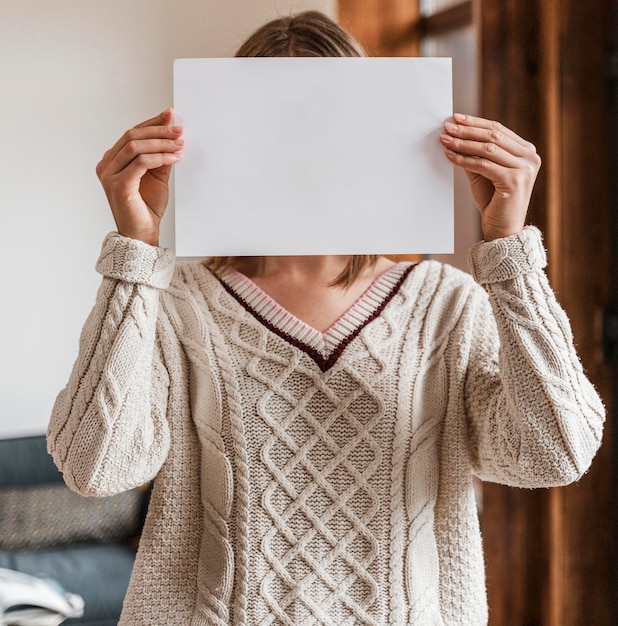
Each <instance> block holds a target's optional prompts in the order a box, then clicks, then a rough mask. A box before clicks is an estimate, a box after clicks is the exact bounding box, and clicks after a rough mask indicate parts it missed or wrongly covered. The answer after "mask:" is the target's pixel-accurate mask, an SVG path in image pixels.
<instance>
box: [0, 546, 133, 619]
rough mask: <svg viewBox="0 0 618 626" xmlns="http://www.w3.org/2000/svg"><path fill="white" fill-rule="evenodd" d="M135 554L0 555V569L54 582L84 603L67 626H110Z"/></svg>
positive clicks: (75, 549) (80, 549) (90, 550)
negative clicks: (77, 616) (77, 625)
mask: <svg viewBox="0 0 618 626" xmlns="http://www.w3.org/2000/svg"><path fill="white" fill-rule="evenodd" d="M134 560H135V551H134V550H132V549H131V548H129V547H127V546H126V545H120V544H106V545H90V546H71V547H67V548H63V549H50V550H42V551H39V552H0V567H6V568H8V569H13V570H17V571H20V572H24V573H26V574H32V575H33V576H43V577H48V578H52V579H54V580H57V581H58V582H59V583H60V584H61V585H62V586H63V587H64V588H65V589H66V590H67V591H70V592H71V593H77V594H79V595H80V596H82V598H83V599H84V602H85V610H84V616H83V617H82V618H80V619H79V620H77V619H76V620H67V621H66V622H63V624H66V625H67V626H69V625H70V624H72V623H76V624H77V623H79V624H80V625H81V626H111V625H112V624H113V625H115V624H117V623H118V618H119V616H120V609H121V607H122V602H123V600H124V596H125V593H126V591H127V587H128V584H129V578H130V576H131V571H132V569H133V563H134Z"/></svg>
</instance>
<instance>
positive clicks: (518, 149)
mask: <svg viewBox="0 0 618 626" xmlns="http://www.w3.org/2000/svg"><path fill="white" fill-rule="evenodd" d="M506 130H508V129H505V128H504V127H503V126H500V125H495V126H492V127H491V128H485V127H477V126H465V125H462V124H453V123H451V122H446V123H445V124H444V133H445V134H446V135H449V136H450V137H452V138H454V139H457V140H462V141H473V142H477V143H479V144H485V145H486V146H487V147H486V149H487V150H489V151H490V152H491V150H492V149H493V148H491V147H490V145H491V144H494V145H496V146H498V147H500V148H502V149H503V150H506V151H507V152H509V153H510V154H512V155H514V156H517V157H520V158H533V156H534V155H536V148H535V147H534V145H533V144H531V143H529V142H527V144H526V145H523V144H522V143H521V142H520V141H517V140H516V139H514V138H513V136H512V133H507V132H506ZM441 139H442V138H441ZM443 143H444V142H443ZM454 145H457V142H455V143H454ZM476 149H480V148H479V147H477V148H476Z"/></svg>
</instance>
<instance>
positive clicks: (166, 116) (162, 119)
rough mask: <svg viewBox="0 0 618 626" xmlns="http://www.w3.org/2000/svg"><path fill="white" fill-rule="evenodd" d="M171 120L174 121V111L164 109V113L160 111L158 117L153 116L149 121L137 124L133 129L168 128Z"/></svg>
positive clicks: (170, 108) (169, 108)
mask: <svg viewBox="0 0 618 626" xmlns="http://www.w3.org/2000/svg"><path fill="white" fill-rule="evenodd" d="M172 119H174V110H173V109H172V107H168V108H167V109H165V111H161V113H159V115H155V116H154V117H151V118H150V119H149V120H146V121H145V122H141V123H140V124H137V126H135V128H144V127H145V126H169V124H171V122H172Z"/></svg>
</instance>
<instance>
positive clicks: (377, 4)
mask: <svg viewBox="0 0 618 626" xmlns="http://www.w3.org/2000/svg"><path fill="white" fill-rule="evenodd" d="M418 17H419V11H418V2H415V1H414V0H339V22H340V24H341V25H342V26H343V27H344V28H346V29H347V30H349V31H350V32H351V33H352V34H353V35H354V36H355V37H356V38H357V39H358V41H359V42H360V43H361V44H362V45H363V46H364V48H365V50H367V52H368V53H369V54H370V55H371V56H418V54H419V49H420V46H419V39H418V36H414V35H413V34H414V33H415V32H416V25H417V23H418Z"/></svg>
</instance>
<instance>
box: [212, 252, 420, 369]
mask: <svg viewBox="0 0 618 626" xmlns="http://www.w3.org/2000/svg"><path fill="white" fill-rule="evenodd" d="M414 267H416V264H413V263H406V262H403V263H397V264H396V265H394V266H393V267H391V268H389V269H388V270H386V271H385V272H384V273H383V274H381V275H380V276H379V277H378V278H377V279H376V280H375V281H374V282H373V283H372V284H371V285H370V287H369V288H368V289H367V290H366V291H365V292H364V293H363V294H362V295H361V296H360V297H359V298H358V300H356V302H355V303H354V304H353V305H352V306H351V307H350V308H349V309H348V310H347V311H346V312H345V313H344V314H343V315H342V316H341V317H340V318H339V319H338V320H337V321H336V322H335V323H334V324H333V325H332V326H331V327H330V328H328V329H327V330H326V331H324V332H321V331H319V330H317V329H316V328H313V327H312V326H310V325H309V324H307V323H306V322H303V321H302V320H301V319H299V318H297V317H296V316H295V315H293V314H292V313H290V312H289V311H288V310H287V309H285V308H284V307H282V306H281V305H280V304H279V303H278V302H276V301H275V300H274V299H273V298H272V297H271V296H269V295H268V294H267V293H266V292H265V291H264V290H263V289H261V287H259V286H258V285H256V284H255V283H254V282H253V281H252V280H251V279H250V278H248V277H247V276H245V275H244V274H241V273H240V272H239V271H237V270H235V269H233V268H229V269H227V270H226V271H225V272H224V273H223V274H222V275H221V276H218V277H217V278H218V279H219V282H220V283H221V285H222V286H223V288H224V289H225V290H226V291H227V292H228V293H229V294H230V295H231V296H232V297H233V298H234V299H235V300H236V301H237V302H238V303H239V304H241V305H242V306H243V307H244V308H245V309H246V310H247V311H248V312H249V313H250V314H251V315H253V317H255V318H256V319H257V320H258V321H259V322H260V323H261V324H262V325H264V326H266V328H268V329H269V330H271V331H272V332H274V333H275V334H277V335H279V336H280V337H281V338H282V339H284V340H285V341H287V342H288V343H290V344H292V345H293V346H295V347H297V348H299V349H300V350H303V351H304V352H305V353H307V354H308V355H309V356H310V357H311V358H312V359H313V360H314V361H315V362H316V363H317V365H318V366H319V367H320V369H321V370H322V371H323V372H325V371H326V370H328V369H330V368H331V367H332V366H333V365H334V364H335V363H336V361H337V359H338V358H339V356H340V355H341V354H342V352H343V351H344V350H345V348H346V346H347V345H348V344H349V343H350V342H351V341H352V340H353V339H354V338H355V337H357V336H358V334H359V333H360V332H361V330H362V329H363V328H364V327H365V326H366V325H367V324H369V323H370V322H371V321H373V320H374V319H375V318H376V317H378V316H379V315H380V313H381V312H382V310H383V309H384V307H385V306H386V305H387V304H388V303H389V302H390V300H391V299H392V298H393V296H394V295H395V294H396V293H397V291H398V290H399V288H400V286H401V284H402V283H403V281H404V280H405V279H406V277H407V276H408V274H409V273H410V272H411V271H412V270H413V269H414Z"/></svg>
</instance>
